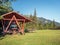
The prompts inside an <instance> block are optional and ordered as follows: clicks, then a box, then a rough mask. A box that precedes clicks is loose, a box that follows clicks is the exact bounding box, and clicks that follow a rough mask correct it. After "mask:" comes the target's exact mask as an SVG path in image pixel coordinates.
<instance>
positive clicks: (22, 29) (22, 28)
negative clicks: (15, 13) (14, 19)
mask: <svg viewBox="0 0 60 45" xmlns="http://www.w3.org/2000/svg"><path fill="white" fill-rule="evenodd" d="M24 23H25V20H24V22H22V27H21V31H22V34H25V33H24V25H25V24H24Z"/></svg>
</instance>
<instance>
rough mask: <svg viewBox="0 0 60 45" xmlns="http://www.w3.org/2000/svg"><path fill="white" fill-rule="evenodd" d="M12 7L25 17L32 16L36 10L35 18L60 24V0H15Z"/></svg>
mask: <svg viewBox="0 0 60 45" xmlns="http://www.w3.org/2000/svg"><path fill="white" fill-rule="evenodd" d="M12 7H13V9H14V11H19V12H20V14H25V15H30V14H32V15H33V14H34V9H35V8H36V12H37V17H43V18H46V19H49V20H55V21H56V22H60V0H17V1H15V2H12Z"/></svg>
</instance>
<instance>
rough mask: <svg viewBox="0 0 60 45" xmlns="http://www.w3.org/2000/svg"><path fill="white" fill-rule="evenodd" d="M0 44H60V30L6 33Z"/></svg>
mask: <svg viewBox="0 0 60 45" xmlns="http://www.w3.org/2000/svg"><path fill="white" fill-rule="evenodd" d="M0 45H60V30H38V31H35V32H34V33H26V34H25V35H19V34H18V35H6V36H5V37H3V39H1V38H0Z"/></svg>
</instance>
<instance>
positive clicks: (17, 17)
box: [2, 12, 31, 22]
mask: <svg viewBox="0 0 60 45" xmlns="http://www.w3.org/2000/svg"><path fill="white" fill-rule="evenodd" d="M13 15H15V17H16V19H24V20H25V22H30V21H31V20H30V19H28V18H26V17H24V16H23V15H21V14H18V13H17V12H9V13H6V14H4V15H2V17H3V18H5V19H11V18H12V17H13Z"/></svg>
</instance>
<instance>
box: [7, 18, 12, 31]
mask: <svg viewBox="0 0 60 45" xmlns="http://www.w3.org/2000/svg"><path fill="white" fill-rule="evenodd" d="M12 20H13V17H12V19H11V20H10V22H9V24H8V26H7V27H6V31H7V29H8V28H9V26H10V24H11V22H12Z"/></svg>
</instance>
